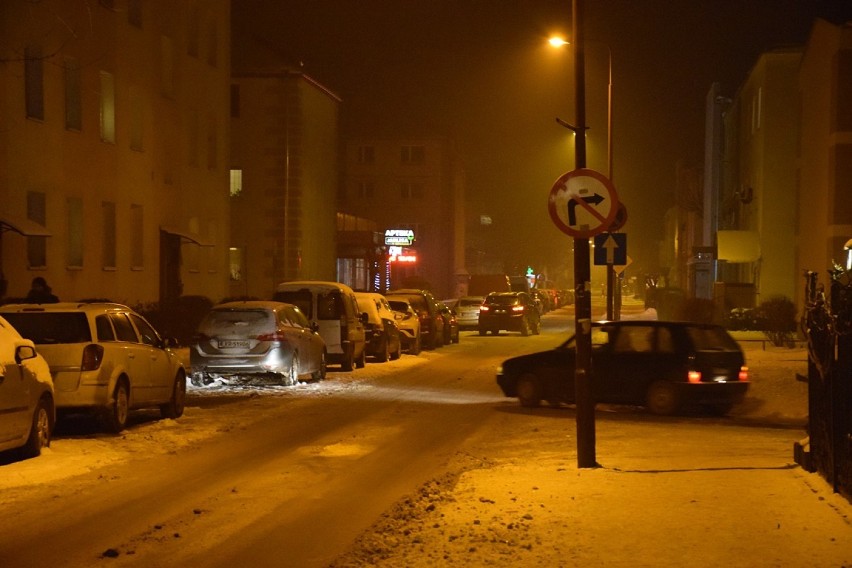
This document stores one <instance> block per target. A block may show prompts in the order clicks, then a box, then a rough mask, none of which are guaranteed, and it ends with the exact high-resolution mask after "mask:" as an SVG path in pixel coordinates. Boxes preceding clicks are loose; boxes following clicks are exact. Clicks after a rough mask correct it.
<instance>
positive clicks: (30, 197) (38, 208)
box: [27, 191, 47, 268]
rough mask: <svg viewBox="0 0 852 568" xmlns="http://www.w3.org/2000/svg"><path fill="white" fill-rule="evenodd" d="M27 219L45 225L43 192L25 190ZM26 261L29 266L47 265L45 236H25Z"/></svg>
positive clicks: (45, 213) (45, 209) (40, 266)
mask: <svg viewBox="0 0 852 568" xmlns="http://www.w3.org/2000/svg"><path fill="white" fill-rule="evenodd" d="M27 219H29V220H30V221H35V222H36V223H38V224H40V225H42V226H44V227H46V226H47V198H46V196H45V194H44V193H42V192H40V191H28V192H27ZM27 263H28V264H29V267H30V268H43V267H45V266H47V237H27Z"/></svg>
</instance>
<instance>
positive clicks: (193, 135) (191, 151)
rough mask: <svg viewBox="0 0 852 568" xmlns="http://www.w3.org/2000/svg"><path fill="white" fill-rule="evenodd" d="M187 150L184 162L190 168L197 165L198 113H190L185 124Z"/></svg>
mask: <svg viewBox="0 0 852 568" xmlns="http://www.w3.org/2000/svg"><path fill="white" fill-rule="evenodd" d="M187 129H188V130H189V132H187V136H188V139H187V148H186V153H187V156H186V162H187V164H189V165H190V166H197V165H198V112H196V111H195V110H193V111H190V114H189V120H188V124H187Z"/></svg>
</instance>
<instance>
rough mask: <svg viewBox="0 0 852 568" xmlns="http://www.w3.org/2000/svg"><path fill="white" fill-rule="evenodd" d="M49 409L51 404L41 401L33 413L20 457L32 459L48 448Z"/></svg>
mask: <svg viewBox="0 0 852 568" xmlns="http://www.w3.org/2000/svg"><path fill="white" fill-rule="evenodd" d="M50 408H51V404H50V402H49V401H47V400H46V399H41V400H39V401H38V404H37V405H36V408H35V412H33V422H32V425H31V426H30V435H29V437H28V438H27V443H26V444H24V445H23V446H22V447H21V456H22V457H24V458H34V457H36V456H39V455H41V449H42V448H46V447H48V446H50V432H51V424H50Z"/></svg>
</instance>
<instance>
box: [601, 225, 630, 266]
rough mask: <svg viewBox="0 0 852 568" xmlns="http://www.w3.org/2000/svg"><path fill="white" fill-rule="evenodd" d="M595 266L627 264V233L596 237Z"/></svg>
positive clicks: (603, 234) (602, 234)
mask: <svg viewBox="0 0 852 568" xmlns="http://www.w3.org/2000/svg"><path fill="white" fill-rule="evenodd" d="M594 238H595V266H599V265H607V264H612V265H614V266H621V265H624V264H627V233H601V234H599V235H595V237H594Z"/></svg>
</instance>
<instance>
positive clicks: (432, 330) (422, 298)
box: [386, 289, 444, 349]
mask: <svg viewBox="0 0 852 568" xmlns="http://www.w3.org/2000/svg"><path fill="white" fill-rule="evenodd" d="M386 296H387V298H388V300H390V299H392V298H394V299H395V298H400V297H401V298H403V299H406V300H408V302H409V303H410V304H411V306H412V307H413V308H414V310H415V311H416V312H417V315H418V317H419V318H420V335H421V344H422V346H423V347H424V348H425V349H435V348H438V347H441V346H442V345H443V344H444V318H442V317H441V314H440V311H439V310H440V307H439V306H438V300H436V299H435V296H433V295H432V293H431V292H429V291H428V290H415V289H400V290H391V291H389V292H388V293H387V294H386Z"/></svg>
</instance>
